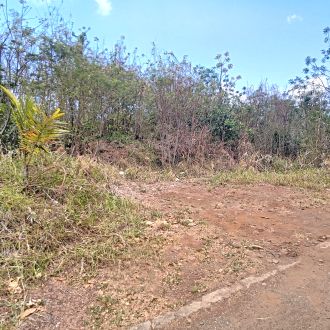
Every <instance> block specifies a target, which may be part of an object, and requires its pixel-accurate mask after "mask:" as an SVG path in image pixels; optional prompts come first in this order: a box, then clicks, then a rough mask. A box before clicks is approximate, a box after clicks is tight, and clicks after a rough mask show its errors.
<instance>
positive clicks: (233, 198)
mask: <svg viewBox="0 0 330 330" xmlns="http://www.w3.org/2000/svg"><path fill="white" fill-rule="evenodd" d="M115 191H116V192H117V193H118V194H120V195H123V196H126V197H129V198H131V199H133V200H136V201H137V202H138V203H142V204H143V205H145V206H147V207H148V208H150V209H151V210H152V214H153V220H152V221H148V223H147V225H148V228H147V235H146V237H152V238H153V239H152V240H150V241H149V240H148V239H145V240H144V241H143V242H137V243H138V244H140V245H145V247H146V249H145V250H146V251H148V253H146V254H144V255H138V256H132V258H128V259H127V260H122V261H121V262H118V263H117V264H115V265H113V267H108V268H104V269H102V270H100V271H99V273H98V274H96V276H95V277H93V278H89V279H86V280H85V281H84V282H83V283H82V282H81V281H77V280H72V279H70V280H69V279H68V278H67V277H64V276H63V277H53V278H50V279H48V280H47V281H46V282H45V283H44V284H43V285H42V286H41V287H39V288H37V289H35V290H33V291H31V292H30V293H29V297H31V298H33V299H41V300H42V301H43V302H44V306H43V311H42V312H40V313H34V314H32V315H31V316H29V317H28V318H26V319H25V321H24V322H23V323H22V324H21V326H20V328H21V329H82V328H86V329H91V328H103V329H117V328H129V326H131V325H133V324H136V323H139V322H142V321H144V320H147V319H150V318H153V317H155V316H157V315H159V314H161V313H164V312H166V311H170V310H175V309H177V308H179V307H180V306H182V305H184V304H186V303H187V302H189V301H192V300H195V299H197V298H198V297H199V296H201V295H203V294H205V293H207V292H210V291H212V290H215V289H217V288H219V287H225V286H226V285H231V284H233V283H235V282H237V281H238V280H240V279H242V278H245V277H247V276H249V275H254V274H256V275H257V274H262V273H264V272H265V271H269V270H272V269H274V267H275V266H278V265H281V264H287V263H290V262H293V261H295V260H297V259H298V258H299V257H302V256H304V255H306V253H307V252H306V251H308V249H309V248H311V247H313V246H315V245H317V244H318V243H320V242H321V241H326V240H330V203H329V202H330V198H329V191H325V192H323V193H320V192H311V191H307V190H299V189H297V188H288V187H274V186H271V185H255V186H225V187H218V188H210V186H209V185H207V184H205V183H203V182H197V181H196V182H170V183H169V182H166V183H155V184H138V183H127V184H124V185H122V186H118V187H116V188H115ZM325 262H327V261H325ZM326 266H327V267H328V269H329V265H328V264H327V265H326ZM304 271H305V272H306V274H307V272H308V267H305V268H304V267H302V269H301V272H302V274H301V277H302V278H303V276H304V274H303V272H304ZM306 276H307V275H306Z"/></svg>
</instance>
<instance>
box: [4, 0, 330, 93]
mask: <svg viewBox="0 0 330 330" xmlns="http://www.w3.org/2000/svg"><path fill="white" fill-rule="evenodd" d="M3 1H4V0H0V3H1V2H3ZM27 1H28V3H29V4H30V5H31V7H32V10H31V15H34V14H36V15H41V14H42V13H43V12H44V11H45V8H46V3H47V2H48V3H51V4H59V5H60V11H61V14H63V16H65V17H69V16H70V17H71V19H72V21H73V22H74V26H75V27H76V28H77V29H78V28H80V27H83V26H85V27H89V28H90V29H91V30H90V32H89V36H90V37H91V38H93V37H95V36H97V37H98V38H99V39H100V40H102V41H104V45H105V47H106V48H108V49H111V48H113V46H114V44H115V42H116V41H118V40H119V39H120V37H121V36H125V44H126V46H127V48H128V50H129V51H131V50H133V49H134V48H137V49H138V51H139V53H140V54H142V53H143V54H146V55H149V54H150V51H151V48H152V43H153V42H155V44H156V46H157V48H158V49H160V50H164V51H173V52H174V54H175V55H176V56H177V57H178V58H182V57H183V56H184V55H188V58H189V59H190V61H191V62H192V63H193V64H196V65H197V64H200V65H204V66H208V67H211V66H214V65H215V60H214V58H215V56H216V55H217V54H219V53H224V52H226V51H229V53H230V55H231V60H232V63H233V64H234V71H233V74H235V75H238V74H239V75H241V76H242V81H241V82H240V85H242V86H243V85H244V86H246V85H248V86H251V85H253V86H255V87H257V86H258V84H259V83H260V81H266V80H267V82H268V83H269V84H276V85H278V86H279V87H280V88H281V89H284V88H285V87H286V86H287V85H288V80H289V79H291V78H294V77H295V76H297V75H301V74H302V69H303V68H304V59H305V58H306V56H308V55H310V56H313V57H318V58H320V51H321V49H322V48H323V46H324V43H323V34H322V31H323V28H324V27H326V26H330V0H313V1H312V0H111V1H110V0H27ZM7 3H8V6H9V7H12V8H18V7H17V6H18V0H7Z"/></svg>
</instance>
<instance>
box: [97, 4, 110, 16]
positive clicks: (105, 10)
mask: <svg viewBox="0 0 330 330" xmlns="http://www.w3.org/2000/svg"><path fill="white" fill-rule="evenodd" d="M95 2H96V3H97V5H98V6H99V8H98V10H97V12H98V13H99V14H100V15H102V16H108V15H109V14H110V12H111V10H112V6H111V2H110V1H109V0H95Z"/></svg>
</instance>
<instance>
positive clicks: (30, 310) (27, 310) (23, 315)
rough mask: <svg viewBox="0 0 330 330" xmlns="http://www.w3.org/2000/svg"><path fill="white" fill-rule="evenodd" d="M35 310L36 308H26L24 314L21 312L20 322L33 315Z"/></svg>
mask: <svg viewBox="0 0 330 330" xmlns="http://www.w3.org/2000/svg"><path fill="white" fill-rule="evenodd" d="M37 310H38V308H37V307H32V308H28V309H26V310H25V311H24V312H22V313H21V315H20V316H19V317H20V319H21V320H24V319H25V318H27V317H28V316H30V315H31V314H33V313H35V312H36V311H37Z"/></svg>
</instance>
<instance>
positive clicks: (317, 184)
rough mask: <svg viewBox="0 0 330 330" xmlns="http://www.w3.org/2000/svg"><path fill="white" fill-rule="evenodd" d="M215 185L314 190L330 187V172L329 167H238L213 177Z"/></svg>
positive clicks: (212, 180)
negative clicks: (254, 168)
mask: <svg viewBox="0 0 330 330" xmlns="http://www.w3.org/2000/svg"><path fill="white" fill-rule="evenodd" d="M211 183H212V184H213V185H215V186H216V185H224V184H227V183H232V184H258V183H269V184H272V185H276V186H292V187H299V188H307V189H314V190H322V189H326V188H330V172H329V170H327V169H317V168H308V169H296V170H294V169H292V170H287V171H285V172H275V171H265V172H258V171H255V170H252V169H242V168H236V169H235V170H232V171H223V172H221V173H218V174H217V175H215V176H213V177H212V178H211Z"/></svg>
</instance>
